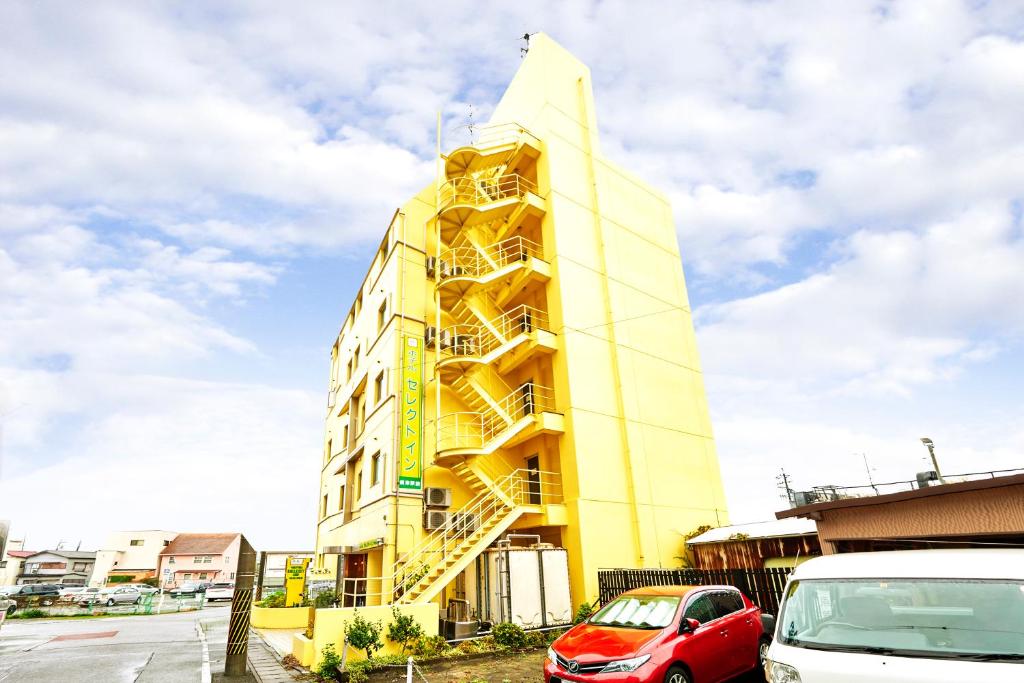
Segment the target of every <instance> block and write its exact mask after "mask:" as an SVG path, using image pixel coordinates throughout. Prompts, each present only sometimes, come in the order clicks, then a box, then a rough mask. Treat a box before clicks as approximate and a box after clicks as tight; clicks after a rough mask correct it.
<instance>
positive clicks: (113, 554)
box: [89, 530, 178, 586]
mask: <svg viewBox="0 0 1024 683" xmlns="http://www.w3.org/2000/svg"><path fill="white" fill-rule="evenodd" d="M177 535H178V532H177V531H158V530H146V531H115V532H113V533H112V534H110V535H109V536H107V541H106V543H104V544H103V549H102V550H98V551H97V552H96V566H95V567H94V568H93V572H92V578H91V579H90V580H89V585H90V586H106V585H110V584H114V583H131V582H138V581H142V580H143V579H149V578H153V577H155V576H156V574H157V567H158V565H159V564H160V553H161V552H162V551H163V550H164V548H166V547H167V546H169V545H170V543H171V541H173V540H174V539H175V537H177Z"/></svg>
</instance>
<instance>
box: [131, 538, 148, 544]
mask: <svg viewBox="0 0 1024 683" xmlns="http://www.w3.org/2000/svg"><path fill="white" fill-rule="evenodd" d="M145 542H146V541H145V540H143V539H141V538H133V539H132V540H130V541H128V545H134V546H140V545H143V544H144V543H145Z"/></svg>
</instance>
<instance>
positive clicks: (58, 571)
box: [18, 550, 96, 586]
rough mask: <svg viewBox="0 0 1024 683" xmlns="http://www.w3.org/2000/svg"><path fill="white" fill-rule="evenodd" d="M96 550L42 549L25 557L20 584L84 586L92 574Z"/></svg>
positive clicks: (19, 578) (19, 576)
mask: <svg viewBox="0 0 1024 683" xmlns="http://www.w3.org/2000/svg"><path fill="white" fill-rule="evenodd" d="M94 564H96V552H95V551H84V550H42V551H40V552H37V553H32V554H31V555H29V556H28V557H26V558H24V567H23V568H22V572H21V573H20V574H19V575H18V583H19V584H27V583H58V584H62V585H65V586H84V585H85V584H86V583H87V582H88V581H89V577H90V576H92V568H93V565H94Z"/></svg>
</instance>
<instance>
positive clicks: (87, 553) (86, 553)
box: [29, 550, 96, 560]
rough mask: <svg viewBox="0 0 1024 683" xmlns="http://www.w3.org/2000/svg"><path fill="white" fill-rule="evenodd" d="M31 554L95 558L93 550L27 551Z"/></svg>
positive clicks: (73, 558) (76, 558)
mask: <svg viewBox="0 0 1024 683" xmlns="http://www.w3.org/2000/svg"><path fill="white" fill-rule="evenodd" d="M31 555H56V556H58V557H63V558H66V559H69V560H95V559H96V551H95V550H37V551H36V552H34V553H29V556H31Z"/></svg>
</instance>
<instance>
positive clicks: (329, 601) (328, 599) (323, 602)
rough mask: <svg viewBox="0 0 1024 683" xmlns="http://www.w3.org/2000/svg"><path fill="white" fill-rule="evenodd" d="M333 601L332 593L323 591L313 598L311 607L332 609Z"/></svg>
mask: <svg viewBox="0 0 1024 683" xmlns="http://www.w3.org/2000/svg"><path fill="white" fill-rule="evenodd" d="M335 600H336V598H335V596H334V591H324V592H323V593H319V594H317V596H316V597H315V598H313V606H314V607H320V608H323V607H333V606H334V602H335Z"/></svg>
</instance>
